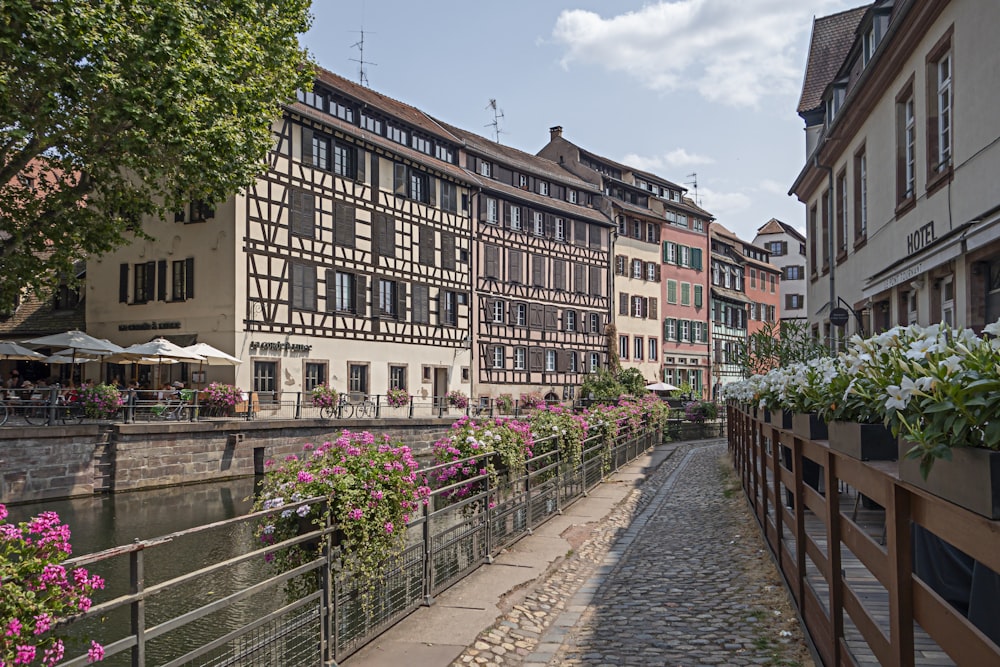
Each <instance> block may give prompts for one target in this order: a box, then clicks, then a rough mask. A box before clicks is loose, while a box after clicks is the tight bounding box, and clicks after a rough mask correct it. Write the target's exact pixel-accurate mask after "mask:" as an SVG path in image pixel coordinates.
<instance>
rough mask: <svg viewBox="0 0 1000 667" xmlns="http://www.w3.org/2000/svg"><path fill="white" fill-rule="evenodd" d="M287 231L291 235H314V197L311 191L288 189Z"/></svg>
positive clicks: (310, 236) (312, 236)
mask: <svg viewBox="0 0 1000 667" xmlns="http://www.w3.org/2000/svg"><path fill="white" fill-rule="evenodd" d="M288 200H289V201H288V204H289V208H288V227H289V229H288V231H289V232H291V233H292V235H293V236H302V237H305V238H310V239H311V238H314V237H315V236H316V198H315V196H314V195H313V193H311V192H305V191H304V190H296V189H291V190H289V191H288Z"/></svg>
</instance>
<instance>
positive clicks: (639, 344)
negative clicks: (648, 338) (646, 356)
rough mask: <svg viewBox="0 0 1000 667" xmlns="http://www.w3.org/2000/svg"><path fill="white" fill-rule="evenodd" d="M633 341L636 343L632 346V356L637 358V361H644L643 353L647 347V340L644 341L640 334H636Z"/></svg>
mask: <svg viewBox="0 0 1000 667" xmlns="http://www.w3.org/2000/svg"><path fill="white" fill-rule="evenodd" d="M633 343H634V345H633V347H632V358H633V359H635V360H636V361H642V353H643V350H644V349H645V346H646V344H645V342H643V340H642V338H641V337H640V336H636V337H635V339H634V341H633Z"/></svg>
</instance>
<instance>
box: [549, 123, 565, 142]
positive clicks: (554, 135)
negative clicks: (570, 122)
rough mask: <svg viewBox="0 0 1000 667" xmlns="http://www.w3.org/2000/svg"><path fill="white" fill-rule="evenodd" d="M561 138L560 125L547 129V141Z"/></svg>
mask: <svg viewBox="0 0 1000 667" xmlns="http://www.w3.org/2000/svg"><path fill="white" fill-rule="evenodd" d="M561 138H562V125H555V126H553V127H550V128H549V141H552V140H554V139H561Z"/></svg>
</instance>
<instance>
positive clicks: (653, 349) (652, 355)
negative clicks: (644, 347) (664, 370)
mask: <svg viewBox="0 0 1000 667" xmlns="http://www.w3.org/2000/svg"><path fill="white" fill-rule="evenodd" d="M658 354H659V345H657V343H656V339H655V338H650V339H649V360H650V361H656V357H657V355H658Z"/></svg>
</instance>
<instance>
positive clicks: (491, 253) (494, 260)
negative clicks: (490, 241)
mask: <svg viewBox="0 0 1000 667" xmlns="http://www.w3.org/2000/svg"><path fill="white" fill-rule="evenodd" d="M486 277H487V278H499V277H500V248H499V247H497V246H495V245H487V246H486Z"/></svg>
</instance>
